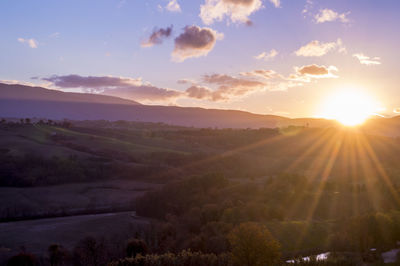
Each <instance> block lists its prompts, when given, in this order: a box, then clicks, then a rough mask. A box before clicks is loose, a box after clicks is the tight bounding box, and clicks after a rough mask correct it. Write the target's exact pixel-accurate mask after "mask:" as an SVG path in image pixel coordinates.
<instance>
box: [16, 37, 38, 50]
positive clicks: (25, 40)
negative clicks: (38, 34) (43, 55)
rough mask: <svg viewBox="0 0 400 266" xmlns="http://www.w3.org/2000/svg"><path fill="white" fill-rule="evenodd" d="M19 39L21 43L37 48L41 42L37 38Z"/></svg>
mask: <svg viewBox="0 0 400 266" xmlns="http://www.w3.org/2000/svg"><path fill="white" fill-rule="evenodd" d="M18 41H19V42H20V43H26V44H28V45H29V47H31V48H37V47H38V45H39V43H38V42H37V41H36V40H35V39H24V38H18Z"/></svg>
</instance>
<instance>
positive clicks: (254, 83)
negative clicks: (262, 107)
mask: <svg viewBox="0 0 400 266" xmlns="http://www.w3.org/2000/svg"><path fill="white" fill-rule="evenodd" d="M202 81H203V82H204V83H207V84H209V85H214V86H216V89H215V90H213V91H211V90H210V89H208V88H206V87H201V88H200V87H198V86H195V87H196V89H197V93H198V95H203V96H204V98H207V99H209V100H212V101H221V100H230V99H232V98H237V97H242V96H246V95H248V94H250V93H253V92H257V91H263V90H265V87H266V84H265V83H264V82H262V81H259V80H253V79H246V78H238V77H234V76H230V75H226V74H212V75H204V76H203V78H202ZM192 87H193V86H192ZM192 90H194V88H192Z"/></svg>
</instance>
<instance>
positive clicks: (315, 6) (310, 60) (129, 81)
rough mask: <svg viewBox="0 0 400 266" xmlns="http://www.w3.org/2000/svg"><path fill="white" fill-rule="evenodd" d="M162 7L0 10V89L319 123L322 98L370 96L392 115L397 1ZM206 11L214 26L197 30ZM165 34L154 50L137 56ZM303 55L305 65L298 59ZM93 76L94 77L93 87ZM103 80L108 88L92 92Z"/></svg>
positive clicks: (1, 5) (22, 5)
mask: <svg viewBox="0 0 400 266" xmlns="http://www.w3.org/2000/svg"><path fill="white" fill-rule="evenodd" d="M169 2H170V0H157V1H156V0H150V1H147V0H126V1H119V0H96V1H82V0H79V1H74V0H71V1H50V0H49V1H43V0H37V1H28V0H26V1H23V0H21V1H11V0H3V1H1V2H0V10H1V11H2V12H1V13H2V15H1V16H0V32H1V42H0V49H1V51H2V53H0V62H1V64H0V80H3V81H7V82H20V83H29V84H37V85H43V86H46V87H48V88H52V89H60V90H65V91H82V92H88V91H90V92H94V93H103V94H109V95H116V96H120V97H126V98H130V99H135V100H139V101H140V102H143V103H146V104H168V105H169V104H173V105H179V106H201V107H206V108H229V109H242V110H248V111H251V112H255V113H269V114H282V115H286V116H290V117H300V116H314V115H318V108H320V107H318V106H320V105H321V104H320V103H321V102H323V101H324V99H326V98H327V97H329V95H331V94H332V93H335V91H339V90H346V89H349V90H350V89H357V90H360V91H362V92H363V93H365V94H368V95H371V96H372V97H373V98H374V99H375V100H376V102H377V106H378V105H379V110H378V111H377V112H380V113H382V114H386V115H393V110H394V109H395V108H398V107H400V103H399V102H398V100H397V99H400V91H399V89H398V84H399V77H398V74H397V72H398V67H399V62H400V56H399V53H398V51H397V50H398V47H399V46H400V36H399V34H398V29H397V25H400V18H399V16H398V12H399V11H400V2H399V1H396V0H385V1H380V0H335V1H331V0H313V1H311V0H308V1H307V0H281V1H269V0H264V1H262V0H201V1H189V0H176V1H175V2H174V3H173V4H174V7H175V10H172V9H171V10H168V8H167V5H168V4H169ZM257 5H259V6H258V7H257ZM177 6H179V8H178V9H177ZM216 7H220V8H219V9H217V8H216ZM221 7H222V9H221ZM202 8H203V9H204V10H205V14H208V15H210V14H214V15H215V12H217V11H218V12H219V13H218V14H217V15H219V16H221V18H222V19H221V20H218V16H215V17H214V19H213V21H212V22H209V21H208V22H207V21H205V19H204V16H203V17H202V16H200V12H201V9H202ZM213 8H214V9H213ZM252 9H253V10H252ZM305 9H307V12H305ZM216 10H217V11H216ZM221 10H222V11H221ZM227 10H228V11H227ZM243 10H248V12H247V14H244V15H243V14H242V13H243V12H244V11H243ZM212 11H213V12H214V13H212ZM207 12H208V13H207ZM235 16H236V17H239V18H240V19H235ZM318 18H320V21H319V22H318ZM249 21H251V24H252V25H251V26H249V25H248V24H249ZM171 25H172V34H171V35H170V36H168V37H165V36H162V37H161V38H160V39H159V41H160V42H161V43H160V44H154V45H153V46H151V47H142V45H141V44H142V43H143V42H144V41H146V40H148V39H149V36H150V35H151V34H152V33H153V32H157V30H159V29H166V28H167V27H170V26H171ZM185 27H186V28H185ZM203 33H204V34H206V35H207V34H208V35H207V36H208V37H210V38H212V41H210V42H209V43H204V41H205V39H199V38H200V37H201V36H203V37H204V35H201V34H203ZM180 36H182V38H181V40H182V41H181V42H179V41H177V38H179V37H180ZM222 36H223V37H222ZM204 38H205V37H204ZM213 38H214V39H213ZM207 40H208V39H207ZM313 41H314V43H312V42H313ZM315 41H318V42H317V43H315ZM178 44H179V45H180V46H179V47H178V48H179V49H178V48H177V46H178ZM308 44H313V45H309V46H307V45H308ZM201 45H204V46H201ZM301 47H305V48H304V49H303V51H308V53H311V56H310V55H309V56H304V55H301V53H297V54H296V51H299V49H300V48H301ZM321 49H322V50H321ZM272 50H275V51H276V53H277V54H276V55H275V56H270V57H268V56H265V57H264V58H261V59H256V58H255V57H256V56H257V55H260V54H262V53H263V52H265V54H266V55H268V54H269V53H270V52H271V51H272ZM173 51H176V53H175V57H174V56H172V53H173ZM321 51H322V52H321ZM176 55H178V58H177V56H176ZM356 55H359V56H358V57H357V56H356ZM360 55H362V56H363V57H360ZM363 58H364V60H363ZM307 66H314V68H307ZM304 67H306V68H304ZM330 67H332V68H330ZM328 69H329V70H328ZM255 70H264V71H267V70H268V71H273V73H274V74H273V75H270V74H271V73H272V72H268V73H269V75H268V77H267V75H264V76H263V77H261V76H257V75H255V73H256V72H254V71H255ZM307 71H311V72H307ZM313 71H314V72H313ZM315 71H317V72H318V71H319V72H318V73H317V72H315ZM324 71H326V73H325V72H324ZM328 72H329V73H328ZM244 73H247V75H244ZM72 74H73V75H77V76H78V77H79V78H78V79H76V77H75V78H74V79H73V80H72V79H71V78H72V77H71V76H70V75H72ZM205 75H208V78H207V77H205ZM89 76H90V77H92V79H90V81H93V80H95V78H98V79H97V80H96V85H95V86H93V87H91V86H90V83H88V82H87V81H88V80H87V78H88V77H89ZM106 76H107V77H111V78H113V80H112V82H113V83H110V82H108V83H104V85H102V84H100V85H99V84H98V83H99V82H101V81H103V80H104V79H102V78H104V77H106ZM32 77H38V78H37V79H31V78H32ZM51 77H53V78H51ZM182 79H186V82H178V81H179V80H182ZM66 81H68V83H67V82H66ZM249 81H251V82H249ZM73 82H75V83H73ZM65 84H68V86H70V87H68V86H67V85H65ZM71 84H72V85H71ZM88 84H89V85H88ZM189 88H191V90H188V89H189ZM147 92H149V93H147ZM190 92H192V93H190Z"/></svg>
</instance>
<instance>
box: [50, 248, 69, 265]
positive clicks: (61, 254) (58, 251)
mask: <svg viewBox="0 0 400 266" xmlns="http://www.w3.org/2000/svg"><path fill="white" fill-rule="evenodd" d="M48 253H49V259H50V265H51V266H57V265H62V263H63V261H65V259H66V258H67V257H68V252H67V250H66V249H65V248H63V246H60V245H57V244H53V245H50V246H49V248H48Z"/></svg>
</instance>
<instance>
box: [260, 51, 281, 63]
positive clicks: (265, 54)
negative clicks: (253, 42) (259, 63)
mask: <svg viewBox="0 0 400 266" xmlns="http://www.w3.org/2000/svg"><path fill="white" fill-rule="evenodd" d="M277 55H278V51H277V50H275V49H272V50H271V51H269V52H262V53H261V54H259V55H256V56H255V57H254V58H255V59H258V60H265V61H268V60H270V59H273V58H274V57H275V56H277Z"/></svg>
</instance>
